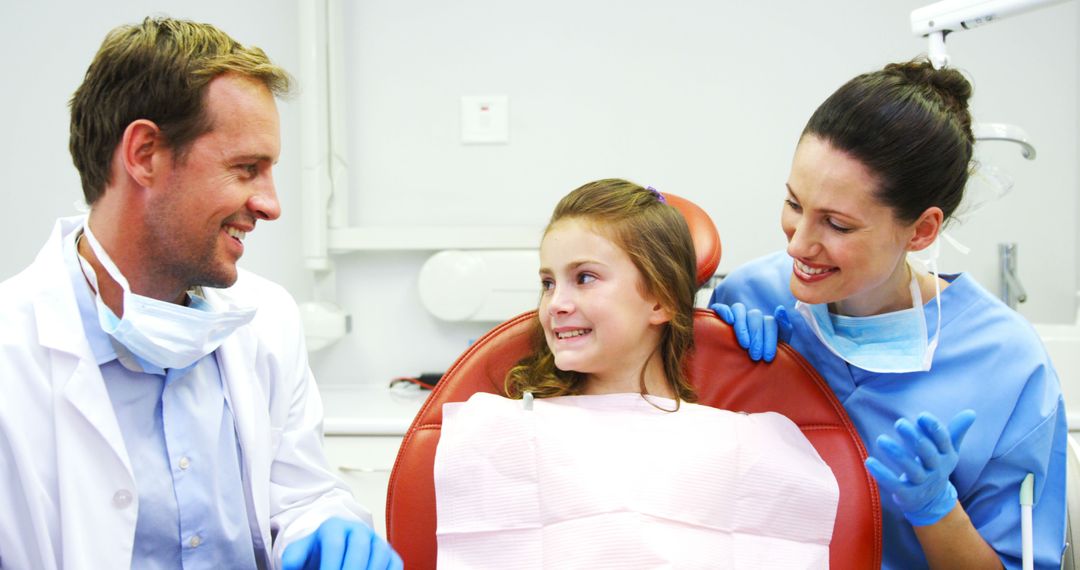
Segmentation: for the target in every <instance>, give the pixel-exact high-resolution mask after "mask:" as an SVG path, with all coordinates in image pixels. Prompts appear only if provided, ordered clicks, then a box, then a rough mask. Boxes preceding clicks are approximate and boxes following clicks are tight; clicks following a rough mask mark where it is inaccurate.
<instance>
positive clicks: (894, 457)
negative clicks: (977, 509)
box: [866, 410, 975, 526]
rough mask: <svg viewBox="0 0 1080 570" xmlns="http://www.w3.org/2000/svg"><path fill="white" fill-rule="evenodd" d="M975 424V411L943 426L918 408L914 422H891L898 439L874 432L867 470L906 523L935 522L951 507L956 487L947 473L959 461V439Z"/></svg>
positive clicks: (902, 419) (966, 411)
mask: <svg viewBox="0 0 1080 570" xmlns="http://www.w3.org/2000/svg"><path fill="white" fill-rule="evenodd" d="M974 422H975V412H974V411H972V410H964V411H962V412H960V413H958V414H956V416H954V417H953V419H952V420H950V421H949V426H948V429H946V427H945V426H944V425H942V424H941V422H940V421H938V419H937V418H935V417H934V416H932V415H931V414H930V413H929V412H923V413H921V414H919V417H918V419H916V420H915V424H912V423H911V422H910V421H908V419H907V418H900V419H899V420H896V433H898V434H899V435H900V440H901V441H897V440H895V439H893V438H892V437H889V436H887V435H879V436H878V438H877V442H876V446H875V447H876V448H877V449H876V453H873V454H871V456H870V457H869V458H867V460H866V469H867V470H868V471H869V472H870V474H871V475H873V476H874V479H877V482H878V485H879V486H880V487H881V490H882V491H883V493H884V494H888V495H891V496H892V499H893V501H894V502H895V503H896V504H897V505H899V506H900V510H902V511H903V512H904V517H906V518H907V520H908V522H910V523H911V524H913V525H915V526H926V525H931V524H934V523H936V522H938V521H939V520H941V519H942V517H944V516H945V515H947V514H949V511H951V510H952V509H953V507H954V506H956V487H954V486H953V484H952V482H951V481H949V475H950V474H952V472H953V470H954V469H956V464H957V463H958V462H959V461H960V456H959V453H958V452H959V450H960V443H961V442H962V441H963V440H964V435H965V434H967V431H968V428H970V427H971V424H972V423H974ZM916 424H917V425H916Z"/></svg>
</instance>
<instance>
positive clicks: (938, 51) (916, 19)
mask: <svg viewBox="0 0 1080 570" xmlns="http://www.w3.org/2000/svg"><path fill="white" fill-rule="evenodd" d="M1064 1H1065V0H942V1H941V2H935V3H933V4H930V5H927V6H923V7H922V8H916V9H915V10H912V11H911V31H912V33H914V34H915V35H917V36H923V37H926V38H927V39H928V40H929V42H930V45H929V49H928V51H927V55H928V56H929V57H930V63H931V64H933V66H934V68H935V69H941V68H943V67H945V66H947V65H948V64H949V56H948V54H947V53H945V36H947V35H949V33H951V32H960V31H963V30H970V29H972V28H977V27H979V26H983V25H986V24H990V23H993V22H996V21H998V20H1000V19H1002V18H1005V17H1007V16H1013V15H1016V14H1022V13H1024V12H1030V11H1032V10H1035V9H1037V8H1042V7H1043V6H1049V5H1051V4H1059V3H1061V2H1064Z"/></svg>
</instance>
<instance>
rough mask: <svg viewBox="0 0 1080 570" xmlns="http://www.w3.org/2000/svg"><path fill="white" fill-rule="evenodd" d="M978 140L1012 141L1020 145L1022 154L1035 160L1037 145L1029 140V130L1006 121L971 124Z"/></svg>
mask: <svg viewBox="0 0 1080 570" xmlns="http://www.w3.org/2000/svg"><path fill="white" fill-rule="evenodd" d="M971 131H972V134H973V135H975V140H976V141H1010V142H1014V143H1016V144H1018V145H1020V154H1022V155H1023V156H1024V158H1026V159H1028V160H1035V146H1034V145H1032V144H1031V142H1030V141H1028V135H1027V132H1026V131H1024V129H1021V128H1020V127H1018V126H1016V125H1009V124H1006V123H975V124H974V125H972V126H971Z"/></svg>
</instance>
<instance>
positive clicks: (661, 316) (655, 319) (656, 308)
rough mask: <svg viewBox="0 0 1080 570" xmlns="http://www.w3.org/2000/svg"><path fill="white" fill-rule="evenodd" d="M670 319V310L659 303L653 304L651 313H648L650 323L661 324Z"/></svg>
mask: <svg viewBox="0 0 1080 570" xmlns="http://www.w3.org/2000/svg"><path fill="white" fill-rule="evenodd" d="M670 321H671V311H669V310H667V308H665V307H664V306H663V305H661V304H660V303H655V304H653V307H652V313H651V314H650V315H649V324H650V325H662V324H664V323H667V322H670Z"/></svg>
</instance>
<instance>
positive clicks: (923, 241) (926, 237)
mask: <svg viewBox="0 0 1080 570" xmlns="http://www.w3.org/2000/svg"><path fill="white" fill-rule="evenodd" d="M944 223H945V214H944V213H943V212H942V211H941V208H938V207H937V206H931V207H929V208H927V209H926V211H925V212H923V213H922V215H920V216H919V219H917V220H915V223H914V224H912V228H913V230H914V232H913V233H912V235H911V239H909V240H908V243H907V249H908V251H922V250H924V249H926V248H927V247H930V244H932V243H934V240H935V239H937V237H938V234H939V233H941V227H942V225H943V224H944Z"/></svg>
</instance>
